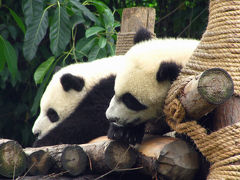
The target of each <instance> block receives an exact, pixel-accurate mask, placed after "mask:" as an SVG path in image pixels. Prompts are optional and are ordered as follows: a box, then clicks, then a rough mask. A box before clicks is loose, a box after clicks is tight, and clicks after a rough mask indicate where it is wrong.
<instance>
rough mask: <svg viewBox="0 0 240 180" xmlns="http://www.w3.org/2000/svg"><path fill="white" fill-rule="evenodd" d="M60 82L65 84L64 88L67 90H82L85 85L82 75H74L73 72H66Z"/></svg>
mask: <svg viewBox="0 0 240 180" xmlns="http://www.w3.org/2000/svg"><path fill="white" fill-rule="evenodd" d="M60 82H61V84H62V86H63V89H64V90H65V91H69V90H71V89H74V90H76V91H81V90H82V88H83V87H84V80H83V79H82V78H80V77H77V76H74V75H72V74H69V73H68V74H64V75H63V76H62V77H61V79H60Z"/></svg>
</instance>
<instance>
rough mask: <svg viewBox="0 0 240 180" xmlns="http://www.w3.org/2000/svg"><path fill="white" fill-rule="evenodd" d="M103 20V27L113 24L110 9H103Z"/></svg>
mask: <svg viewBox="0 0 240 180" xmlns="http://www.w3.org/2000/svg"><path fill="white" fill-rule="evenodd" d="M103 22H104V25H105V28H106V29H107V28H109V27H113V25H114V17H113V13H112V11H111V10H110V9H105V10H104V13H103Z"/></svg>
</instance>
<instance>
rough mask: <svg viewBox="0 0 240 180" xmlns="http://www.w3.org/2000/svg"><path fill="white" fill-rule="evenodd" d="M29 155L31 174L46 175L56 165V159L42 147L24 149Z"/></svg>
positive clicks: (29, 171) (29, 172)
mask: <svg viewBox="0 0 240 180" xmlns="http://www.w3.org/2000/svg"><path fill="white" fill-rule="evenodd" d="M24 152H25V153H26V154H27V155H28V168H27V169H28V174H29V175H46V174H48V173H49V172H50V169H51V168H52V167H53V165H54V159H53V158H52V157H51V156H50V155H49V153H48V152H45V151H43V150H41V149H37V150H33V149H32V148H26V149H24Z"/></svg>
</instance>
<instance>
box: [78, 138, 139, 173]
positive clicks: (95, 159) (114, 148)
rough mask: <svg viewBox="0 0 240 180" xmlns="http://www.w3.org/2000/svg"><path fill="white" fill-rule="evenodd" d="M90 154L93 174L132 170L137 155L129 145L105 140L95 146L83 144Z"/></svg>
mask: <svg viewBox="0 0 240 180" xmlns="http://www.w3.org/2000/svg"><path fill="white" fill-rule="evenodd" d="M81 147H82V148H83V150H84V151H85V152H86V153H87V154H88V157H89V161H90V169H91V170H92V171H93V172H108V171H110V170H113V169H114V170H117V169H125V168H131V167H132V166H133V165H134V164H135V162H136V153H135V151H134V150H133V148H131V147H130V146H129V145H126V144H122V143H120V142H117V141H112V140H104V141H101V142H97V143H93V144H82V145H81Z"/></svg>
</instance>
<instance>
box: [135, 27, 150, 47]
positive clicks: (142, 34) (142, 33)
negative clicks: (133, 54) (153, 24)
mask: <svg viewBox="0 0 240 180" xmlns="http://www.w3.org/2000/svg"><path fill="white" fill-rule="evenodd" d="M149 39H152V36H151V32H150V31H148V30H147V29H146V28H143V27H141V28H140V29H139V30H138V31H137V33H136V34H135V36H134V39H133V42H134V44H137V43H139V42H142V41H146V40H149Z"/></svg>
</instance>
